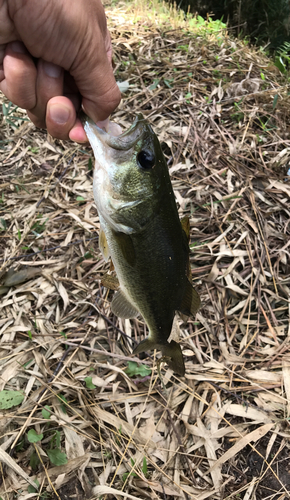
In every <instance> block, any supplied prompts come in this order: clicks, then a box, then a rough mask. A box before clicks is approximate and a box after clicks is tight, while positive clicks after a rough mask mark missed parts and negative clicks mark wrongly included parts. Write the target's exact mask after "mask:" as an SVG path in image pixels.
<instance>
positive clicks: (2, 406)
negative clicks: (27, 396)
mask: <svg viewBox="0 0 290 500" xmlns="http://www.w3.org/2000/svg"><path fill="white" fill-rule="evenodd" d="M23 399H24V395H23V394H22V392H20V391H5V390H4V391H0V410H8V409H9V408H12V407H13V406H19V405H20V404H21V403H22V401H23Z"/></svg>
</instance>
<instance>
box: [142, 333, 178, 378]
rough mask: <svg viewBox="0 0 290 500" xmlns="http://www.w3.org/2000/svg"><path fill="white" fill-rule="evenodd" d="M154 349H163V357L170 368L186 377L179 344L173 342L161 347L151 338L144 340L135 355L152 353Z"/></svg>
mask: <svg viewBox="0 0 290 500" xmlns="http://www.w3.org/2000/svg"><path fill="white" fill-rule="evenodd" d="M153 349H161V351H162V355H163V356H162V357H163V358H164V361H166V363H167V364H168V366H169V368H171V369H172V370H173V371H174V372H175V373H177V374H178V375H180V376H181V377H182V376H183V375H184V373H185V366H184V360H183V355H182V351H181V347H180V345H179V344H178V343H177V342H175V341H174V340H171V342H166V344H161V345H160V344H157V343H156V342H154V340H151V339H150V338H149V337H147V338H146V339H144V340H142V342H140V344H138V345H137V347H135V349H134V351H133V354H139V353H140V352H144V351H151V350H153ZM162 360H163V359H162Z"/></svg>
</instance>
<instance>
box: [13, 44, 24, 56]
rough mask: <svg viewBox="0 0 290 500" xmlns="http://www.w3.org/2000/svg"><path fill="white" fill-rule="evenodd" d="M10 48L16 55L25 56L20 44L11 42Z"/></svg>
mask: <svg viewBox="0 0 290 500" xmlns="http://www.w3.org/2000/svg"><path fill="white" fill-rule="evenodd" d="M10 47H11V48H12V50H13V52H17V54H26V48H25V45H23V43H21V42H12V43H11V45H10Z"/></svg>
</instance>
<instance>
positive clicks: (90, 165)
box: [88, 158, 93, 171]
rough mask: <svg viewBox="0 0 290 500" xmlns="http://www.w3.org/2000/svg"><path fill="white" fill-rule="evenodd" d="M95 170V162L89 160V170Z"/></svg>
mask: <svg viewBox="0 0 290 500" xmlns="http://www.w3.org/2000/svg"><path fill="white" fill-rule="evenodd" d="M92 169H93V161H92V158H89V161H88V170H89V171H90V170H92Z"/></svg>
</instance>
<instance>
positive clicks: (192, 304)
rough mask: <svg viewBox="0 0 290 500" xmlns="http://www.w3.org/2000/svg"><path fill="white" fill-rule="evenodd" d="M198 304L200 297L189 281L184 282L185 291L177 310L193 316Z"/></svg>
mask: <svg viewBox="0 0 290 500" xmlns="http://www.w3.org/2000/svg"><path fill="white" fill-rule="evenodd" d="M199 306H200V297H199V295H198V293H197V291H196V290H195V289H194V288H193V286H192V284H191V283H189V281H187V282H186V287H185V292H184V295H183V297H182V301H181V304H180V306H179V307H178V311H179V312H181V313H182V314H185V315H186V316H195V315H196V313H197V311H198V309H199Z"/></svg>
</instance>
